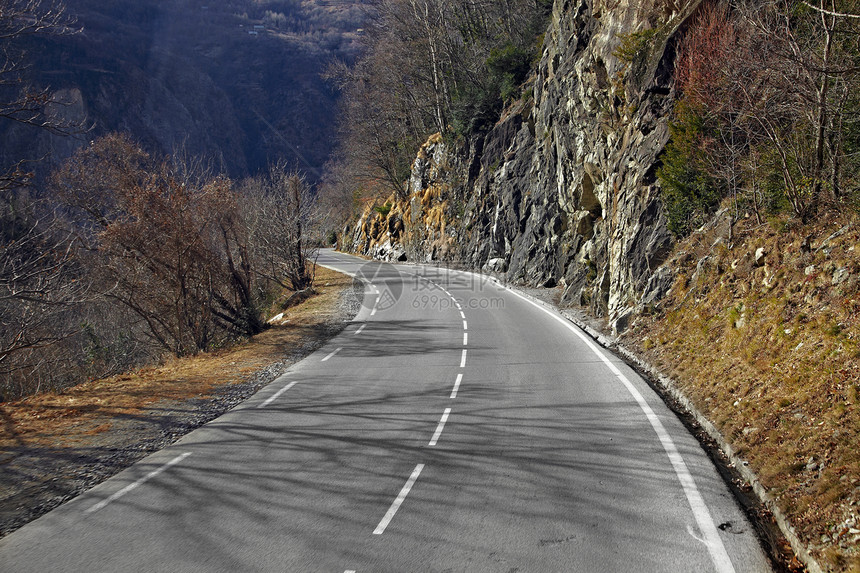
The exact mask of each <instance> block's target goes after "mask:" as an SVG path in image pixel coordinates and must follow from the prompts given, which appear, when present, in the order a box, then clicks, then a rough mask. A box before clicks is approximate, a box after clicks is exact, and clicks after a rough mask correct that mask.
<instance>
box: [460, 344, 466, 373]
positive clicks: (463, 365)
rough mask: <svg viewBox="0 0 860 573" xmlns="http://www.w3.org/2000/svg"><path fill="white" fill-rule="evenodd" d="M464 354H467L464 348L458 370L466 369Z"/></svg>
mask: <svg viewBox="0 0 860 573" xmlns="http://www.w3.org/2000/svg"><path fill="white" fill-rule="evenodd" d="M466 352H467V350H466V349H465V348H464V349H463V357H462V358H460V368H465V367H466Z"/></svg>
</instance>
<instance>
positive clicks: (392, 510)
mask: <svg viewBox="0 0 860 573" xmlns="http://www.w3.org/2000/svg"><path fill="white" fill-rule="evenodd" d="M423 469H424V464H418V465H417V466H415V469H414V470H413V471H412V475H411V476H409V479H408V480H406V484H405V485H404V486H403V489H401V490H400V493H399V494H398V495H397V499H395V500H394V503H392V504H391V507H389V508H388V511H387V512H386V513H385V516H384V517H383V518H382V521H380V522H379V525H377V526H376V529H375V530H374V531H373V534H374V535H382V534H383V533H385V528H386V527H388V524H389V523H391V520H392V519H394V515H395V514H396V513H397V510H398V509H400V506H401V505H403V502H404V501H405V500H406V496H407V495H409V491H410V490H411V489H412V486H413V485H415V481H416V480H417V479H418V476H419V475H421V470H423Z"/></svg>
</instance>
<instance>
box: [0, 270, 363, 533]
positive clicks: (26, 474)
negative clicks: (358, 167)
mask: <svg viewBox="0 0 860 573" xmlns="http://www.w3.org/2000/svg"><path fill="white" fill-rule="evenodd" d="M315 291H316V292H317V294H316V295H314V296H313V297H311V298H309V299H307V300H304V301H303V302H302V303H301V304H299V305H298V306H295V307H292V308H290V309H289V310H287V311H286V312H285V313H284V314H283V316H281V317H280V318H279V320H277V324H273V325H272V327H271V328H270V329H268V330H267V331H265V332H263V333H262V334H260V335H258V336H255V337H254V338H253V339H252V340H250V341H247V342H244V343H242V344H240V345H237V346H235V347H232V348H229V349H225V350H221V351H217V352H213V353H210V354H203V355H199V356H194V357H190V358H183V359H170V360H167V361H166V362H165V363H164V364H162V365H159V366H153V367H149V368H143V369H140V370H137V371H135V372H130V373H127V374H123V375H119V376H114V377H111V378H106V379H103V380H95V381H92V382H89V383H86V384H82V385H80V386H77V387H74V388H70V389H68V390H67V391H65V392H63V393H60V394H42V395H38V396H33V397H30V398H27V399H25V400H20V401H16V402H8V403H4V404H0V536H2V535H6V534H8V533H11V532H12V531H14V530H15V529H18V528H19V527H21V526H22V525H24V524H26V523H27V522H29V521H32V520H33V519H35V518H37V517H39V516H40V515H42V514H44V513H46V512H48V511H50V510H51V509H53V508H54V507H56V506H58V505H60V504H62V503H63V502H65V501H67V500H69V499H71V498H73V497H75V496H77V495H78V494H80V493H81V492H83V491H85V490H87V489H89V488H91V487H93V486H94V485H96V484H98V483H99V482H101V481H103V480H105V479H107V478H108V477H110V476H112V475H114V474H116V473H118V472H119V471H121V470H122V469H124V468H126V467H128V466H130V465H131V464H133V463H134V462H136V461H137V460H139V459H141V458H143V457H144V456H146V455H147V454H149V453H151V452H154V451H157V450H159V449H161V448H163V447H165V446H167V445H168V444H170V443H172V442H174V441H176V440H177V439H179V438H180V437H181V436H183V435H185V434H187V433H188V432H190V431H191V430H193V429H194V428H197V427H199V426H201V425H203V424H205V423H206V422H208V421H210V420H212V419H214V418H216V417H218V416H219V415H221V414H222V413H224V412H226V411H227V410H229V409H230V408H232V407H234V406H236V405H237V404H239V403H240V402H242V401H243V400H245V399H246V398H248V397H249V396H251V395H252V394H254V393H255V392H256V391H257V390H259V389H260V388H261V387H262V386H264V385H265V384H267V383H269V382H271V381H272V380H274V379H275V378H276V377H277V376H279V375H280V374H281V373H282V372H283V371H285V370H286V369H287V368H288V367H289V366H290V365H292V364H294V363H295V362H298V361H299V360H301V359H302V358H304V357H305V356H307V355H308V354H310V353H311V352H313V351H314V350H316V349H317V348H319V347H320V346H321V345H322V344H323V343H324V342H325V341H327V340H328V339H330V338H331V337H332V336H334V335H335V334H337V333H338V332H340V330H341V329H342V328H343V327H344V325H345V323H346V322H347V321H349V320H350V319H352V317H353V316H355V314H356V312H357V310H358V304H359V303H358V300H357V299H356V298H354V297H353V296H352V279H350V278H349V277H346V276H344V275H341V274H339V273H336V272H334V271H330V270H328V269H323V268H319V269H318V270H317V274H316V284H315Z"/></svg>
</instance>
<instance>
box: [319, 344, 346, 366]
mask: <svg viewBox="0 0 860 573" xmlns="http://www.w3.org/2000/svg"><path fill="white" fill-rule="evenodd" d="M341 350H343V347H341V348H338V349H337V350H335V351H334V352H332V353H331V354H329V355H328V356H326V357H325V358H323V359H322V360H320V362H328V361H329V360H331V359H332V358H334V355H335V354H337V353H338V352H340V351H341Z"/></svg>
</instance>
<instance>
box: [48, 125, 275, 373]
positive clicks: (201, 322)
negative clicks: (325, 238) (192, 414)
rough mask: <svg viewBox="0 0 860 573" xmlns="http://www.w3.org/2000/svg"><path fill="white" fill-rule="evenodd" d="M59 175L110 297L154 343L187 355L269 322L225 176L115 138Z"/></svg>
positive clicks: (90, 149) (60, 186) (102, 141)
mask: <svg viewBox="0 0 860 573" xmlns="http://www.w3.org/2000/svg"><path fill="white" fill-rule="evenodd" d="M54 180H55V188H56V193H57V195H58V196H59V197H61V198H62V200H64V201H65V203H66V205H68V207H69V208H70V209H72V210H73V213H75V214H77V216H78V218H77V221H76V228H78V229H80V230H81V239H82V241H84V242H86V243H87V244H88V245H89V247H90V249H91V250H92V251H93V253H94V257H95V264H94V266H93V267H92V270H93V272H96V273H99V274H100V278H101V284H102V285H103V295H104V296H105V297H108V298H110V299H112V300H115V301H117V302H119V303H121V304H122V305H123V306H125V307H126V308H128V309H130V310H131V311H132V312H133V313H134V314H135V315H137V317H138V318H139V319H140V320H141V321H143V322H144V323H145V324H146V326H147V333H148V335H149V337H150V339H151V340H152V341H153V342H154V343H155V344H156V345H158V346H160V347H161V348H163V349H165V350H168V351H170V352H172V353H174V354H176V355H177V356H181V355H185V354H192V353H195V352H199V351H202V350H207V349H209V348H211V347H213V346H217V345H219V344H221V343H223V342H224V341H225V339H226V338H229V337H231V336H246V335H253V334H256V333H258V332H260V331H261V330H262V329H263V328H264V325H263V323H262V322H261V320H260V315H259V308H258V300H259V297H258V294H259V293H258V292H257V289H256V287H255V284H254V283H255V281H254V277H255V273H254V271H253V268H252V259H251V255H250V247H249V244H248V233H247V232H246V230H245V225H244V222H243V221H242V219H241V213H240V209H239V201H238V197H237V196H236V194H235V192H234V191H233V189H232V182H230V181H229V180H228V179H226V178H224V177H214V178H209V179H207V178H205V177H196V176H189V174H188V171H187V169H179V168H177V167H176V166H175V165H173V164H171V163H169V162H164V161H162V162H159V161H157V160H153V159H152V158H151V157H150V156H149V155H148V154H146V153H145V152H144V151H142V150H141V149H140V148H139V147H138V146H137V145H135V144H134V143H133V142H132V141H131V140H130V139H128V138H127V137H125V136H122V135H110V136H106V137H104V138H101V139H97V140H96V141H95V142H93V143H92V144H91V145H90V146H89V147H88V148H85V149H83V150H80V151H79V152H78V153H76V154H75V155H74V156H73V157H72V158H71V159H70V160H69V161H68V162H67V163H66V164H65V165H64V166H63V167H62V168H61V169H60V170H59V171H58V172H57V174H56V176H55V178H54ZM195 181H197V183H195Z"/></svg>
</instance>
